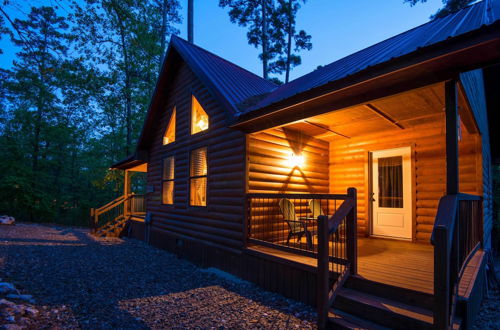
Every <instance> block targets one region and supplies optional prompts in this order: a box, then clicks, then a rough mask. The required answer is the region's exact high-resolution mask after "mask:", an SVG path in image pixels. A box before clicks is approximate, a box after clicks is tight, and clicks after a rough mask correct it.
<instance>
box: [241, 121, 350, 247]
mask: <svg viewBox="0 0 500 330" xmlns="http://www.w3.org/2000/svg"><path fill="white" fill-rule="evenodd" d="M292 153H294V154H296V155H297V154H301V155H302V156H303V157H304V164H303V165H302V166H300V167H293V165H291V163H290V161H289V159H290V155H291V154H292ZM328 154H329V150H328V142H327V141H322V140H319V139H315V138H313V137H311V136H309V135H306V134H303V133H300V132H297V131H292V130H287V129H283V128H276V129H270V130H266V131H263V132H258V133H254V134H250V135H249V136H248V192H249V193H303V194H315V193H316V194H319V193H328V190H329V188H328ZM343 193H344V194H345V193H346V192H345V191H344V192H343ZM273 202H274V207H272V206H271V204H270V203H273ZM278 202H279V201H278V200H274V201H270V202H267V201H266V205H265V207H259V205H255V206H253V207H252V216H253V217H252V219H253V220H254V222H253V224H252V228H251V231H252V232H253V233H259V238H260V239H264V240H273V237H278V234H279V233H278V232H279V231H281V233H282V234H283V233H286V232H288V227H287V226H286V225H284V223H283V217H282V215H281V212H280V210H279V207H278ZM295 207H296V211H297V215H299V213H301V212H303V211H304V210H308V206H307V200H306V199H305V200H302V201H295ZM285 237H286V236H285Z"/></svg>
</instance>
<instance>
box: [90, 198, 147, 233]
mask: <svg viewBox="0 0 500 330" xmlns="http://www.w3.org/2000/svg"><path fill="white" fill-rule="evenodd" d="M144 201H145V199H144V195H135V194H130V195H123V196H120V197H118V198H116V199H115V200H113V201H111V202H109V203H107V204H106V205H104V206H102V207H100V208H98V209H91V210H90V227H91V228H92V233H93V234H94V235H95V236H98V237H120V236H122V235H123V233H124V232H125V229H126V227H127V224H128V221H129V220H130V219H131V218H134V219H137V218H144V217H145V215H146V213H145V203H144Z"/></svg>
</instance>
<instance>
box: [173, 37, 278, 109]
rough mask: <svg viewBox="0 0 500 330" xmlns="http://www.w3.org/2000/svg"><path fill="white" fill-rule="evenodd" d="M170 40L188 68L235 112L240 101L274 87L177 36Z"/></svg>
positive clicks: (268, 82) (274, 87)
mask: <svg viewBox="0 0 500 330" xmlns="http://www.w3.org/2000/svg"><path fill="white" fill-rule="evenodd" d="M170 43H171V45H172V46H173V47H174V48H175V49H176V50H177V52H179V54H180V55H181V56H182V58H183V59H184V61H186V62H187V63H188V65H189V66H190V67H191V69H192V70H193V71H194V72H195V73H197V74H199V75H202V76H203V78H205V81H206V82H207V83H209V84H211V85H212V87H213V88H215V89H216V90H217V92H219V93H220V94H221V95H222V97H224V99H225V100H226V101H227V102H228V103H229V104H230V106H231V107H232V110H233V111H234V112H235V114H236V115H237V114H239V112H240V110H239V109H238V105H239V104H241V103H242V102H243V101H245V100H248V99H249V98H252V97H256V96H259V95H263V94H267V93H269V92H270V91H272V90H274V89H276V85H275V84H273V83H272V82H270V81H267V80H265V79H263V78H261V77H259V76H257V75H255V74H253V73H252V72H250V71H247V70H245V69H243V68H241V67H239V66H237V65H235V64H233V63H231V62H229V61H226V60H225V59H223V58H221V57H219V56H217V55H215V54H212V53H210V52H208V51H206V50H205V49H203V48H200V47H198V46H196V45H194V44H192V43H190V42H187V41H185V40H183V39H181V38H179V37H176V36H172V39H171V41H170Z"/></svg>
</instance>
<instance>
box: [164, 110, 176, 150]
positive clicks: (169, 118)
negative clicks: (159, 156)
mask: <svg viewBox="0 0 500 330" xmlns="http://www.w3.org/2000/svg"><path fill="white" fill-rule="evenodd" d="M174 112H175V130H174V134H175V140H174V141H172V142H170V143H167V144H163V138H164V137H165V134H166V133H167V130H168V126H169V125H170V121H171V120H172V115H173V114H174ZM176 142H177V106H175V105H174V106H173V107H172V108H171V110H170V116H169V117H168V122H167V126H166V127H165V129H164V130H163V134H162V136H161V147H162V148H167V147H170V146H172V145H174V144H175V143H176ZM165 158H166V157H165Z"/></svg>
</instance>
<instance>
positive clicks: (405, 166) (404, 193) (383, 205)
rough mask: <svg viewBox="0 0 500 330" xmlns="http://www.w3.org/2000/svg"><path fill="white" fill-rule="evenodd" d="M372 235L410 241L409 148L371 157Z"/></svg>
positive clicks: (379, 153) (379, 152)
mask: <svg viewBox="0 0 500 330" xmlns="http://www.w3.org/2000/svg"><path fill="white" fill-rule="evenodd" d="M372 173H373V176H372V189H373V192H372V210H373V221H372V234H373V235H374V236H383V237H391V238H403V239H411V236H412V222H413V221H412V205H411V203H412V197H411V193H412V187H411V173H412V169H411V148H410V147H404V148H397V149H388V150H381V151H374V152H373V153H372Z"/></svg>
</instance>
